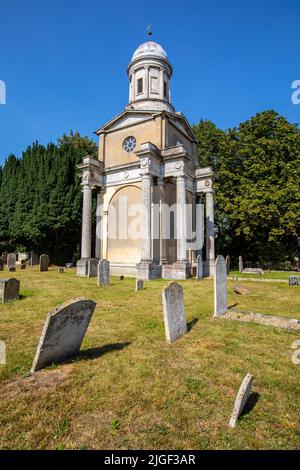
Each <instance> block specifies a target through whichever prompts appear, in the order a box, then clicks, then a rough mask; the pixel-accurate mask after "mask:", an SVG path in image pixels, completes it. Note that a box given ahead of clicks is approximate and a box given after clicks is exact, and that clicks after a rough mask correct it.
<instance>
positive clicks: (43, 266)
mask: <svg viewBox="0 0 300 470" xmlns="http://www.w3.org/2000/svg"><path fill="white" fill-rule="evenodd" d="M48 268H49V256H48V255H41V256H40V272H41V273H44V272H47V271H48Z"/></svg>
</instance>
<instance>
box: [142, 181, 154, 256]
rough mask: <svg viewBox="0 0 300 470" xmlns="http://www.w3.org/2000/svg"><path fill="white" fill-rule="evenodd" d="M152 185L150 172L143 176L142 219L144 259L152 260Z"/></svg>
mask: <svg viewBox="0 0 300 470" xmlns="http://www.w3.org/2000/svg"><path fill="white" fill-rule="evenodd" d="M152 186H153V178H152V175H150V174H145V175H143V176H142V205H143V211H142V220H141V235H142V253H141V260H142V261H148V262H149V261H152V256H151V252H152V250H151V245H152V240H151V209H152V207H151V206H152Z"/></svg>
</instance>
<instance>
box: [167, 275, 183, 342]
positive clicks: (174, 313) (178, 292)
mask: <svg viewBox="0 0 300 470" xmlns="http://www.w3.org/2000/svg"><path fill="white" fill-rule="evenodd" d="M162 299H163V311H164V323H165V331H166V338H167V341H168V343H173V342H174V341H176V340H177V339H178V338H180V337H181V336H183V335H185V334H186V332H187V324H186V319H185V307H184V302H183V288H182V286H181V285H180V284H177V282H170V283H169V284H168V285H167V287H165V288H164V290H163V291H162Z"/></svg>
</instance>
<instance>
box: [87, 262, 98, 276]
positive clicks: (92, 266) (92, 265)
mask: <svg viewBox="0 0 300 470" xmlns="http://www.w3.org/2000/svg"><path fill="white" fill-rule="evenodd" d="M98 264H99V259H97V258H93V259H89V260H88V261H87V277H97V269H98Z"/></svg>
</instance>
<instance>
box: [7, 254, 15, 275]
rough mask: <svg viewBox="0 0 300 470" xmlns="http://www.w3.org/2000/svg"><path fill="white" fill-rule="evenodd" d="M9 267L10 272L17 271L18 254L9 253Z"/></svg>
mask: <svg viewBox="0 0 300 470" xmlns="http://www.w3.org/2000/svg"><path fill="white" fill-rule="evenodd" d="M7 268H8V270H9V271H10V272H15V271H16V255H15V253H9V254H8V255H7Z"/></svg>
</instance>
